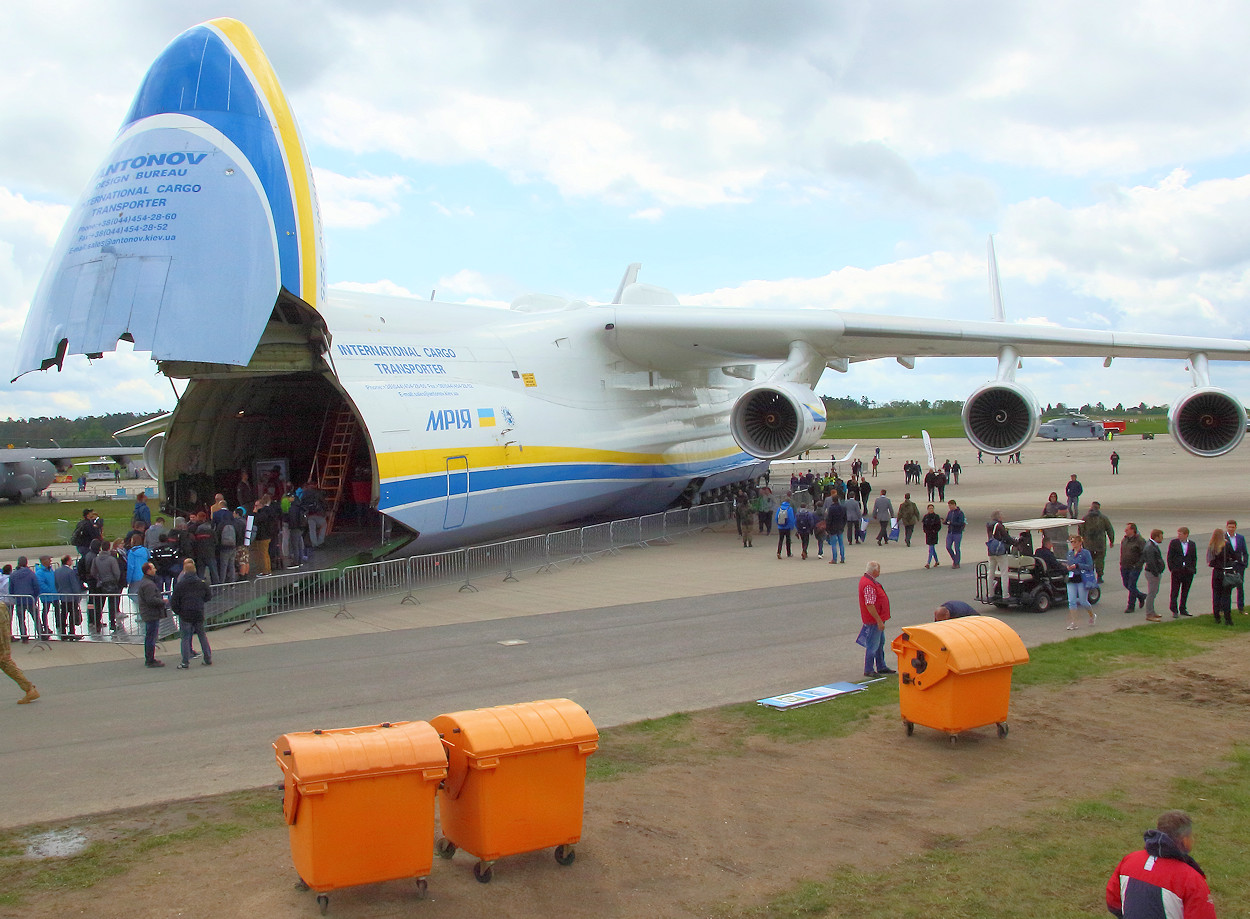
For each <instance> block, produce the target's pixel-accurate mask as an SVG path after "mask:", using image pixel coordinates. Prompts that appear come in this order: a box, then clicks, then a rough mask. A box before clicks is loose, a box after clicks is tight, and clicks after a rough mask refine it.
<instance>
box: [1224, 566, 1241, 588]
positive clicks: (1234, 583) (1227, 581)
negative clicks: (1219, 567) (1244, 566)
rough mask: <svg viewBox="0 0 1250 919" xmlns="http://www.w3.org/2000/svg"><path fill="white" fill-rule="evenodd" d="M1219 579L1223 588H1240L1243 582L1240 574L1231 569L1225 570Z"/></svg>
mask: <svg viewBox="0 0 1250 919" xmlns="http://www.w3.org/2000/svg"><path fill="white" fill-rule="evenodd" d="M1220 578H1221V581H1222V582H1223V584H1224V586H1225V587H1240V586H1241V585H1242V582H1243V577H1242V573H1241V572H1240V571H1237V570H1235V569H1233V568H1228V569H1225V570H1224V572H1223V573H1222V574H1221V575H1220Z"/></svg>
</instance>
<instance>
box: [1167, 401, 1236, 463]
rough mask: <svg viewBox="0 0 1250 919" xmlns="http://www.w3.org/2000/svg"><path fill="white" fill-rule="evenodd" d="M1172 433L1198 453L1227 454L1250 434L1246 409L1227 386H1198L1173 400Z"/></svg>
mask: <svg viewBox="0 0 1250 919" xmlns="http://www.w3.org/2000/svg"><path fill="white" fill-rule="evenodd" d="M1168 433H1169V434H1171V435H1172V436H1173V437H1174V438H1176V442H1177V443H1179V444H1180V445H1181V446H1182V447H1184V448H1185V449H1186V450H1188V451H1189V452H1190V453H1192V454H1193V455H1194V456H1223V455H1224V454H1225V453H1227V452H1229V451H1230V450H1232V449H1234V448H1235V447H1236V446H1237V445H1238V444H1239V443H1241V439H1242V438H1243V437H1244V436H1245V435H1246V408H1245V406H1244V405H1242V404H1241V400H1240V399H1238V398H1236V397H1235V396H1233V394H1232V393H1229V392H1226V391H1225V390H1223V389H1216V388H1215V387H1211V386H1208V387H1204V388H1201V389H1194V390H1191V391H1190V392H1188V393H1186V394H1185V396H1184V397H1183V398H1181V399H1178V400H1176V402H1174V403H1172V408H1171V410H1170V411H1169V412H1168Z"/></svg>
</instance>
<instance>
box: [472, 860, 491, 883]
mask: <svg viewBox="0 0 1250 919" xmlns="http://www.w3.org/2000/svg"><path fill="white" fill-rule="evenodd" d="M473 876H474V877H475V878H477V882H478V883H479V884H489V883H490V877H491V870H490V865H488V864H486V863H485V862H478V863H477V864H476V865H474V866H473Z"/></svg>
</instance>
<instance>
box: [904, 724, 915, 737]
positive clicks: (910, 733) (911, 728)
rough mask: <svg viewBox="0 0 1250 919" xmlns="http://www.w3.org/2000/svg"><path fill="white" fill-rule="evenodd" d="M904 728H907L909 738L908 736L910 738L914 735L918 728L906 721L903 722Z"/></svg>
mask: <svg viewBox="0 0 1250 919" xmlns="http://www.w3.org/2000/svg"><path fill="white" fill-rule="evenodd" d="M903 727H905V728H906V729H907V736H908V737H910V736H911V735H912V732H913V731H915V730H916V726H915V725H914V724H912V723H911V722H910V721H904V722H903Z"/></svg>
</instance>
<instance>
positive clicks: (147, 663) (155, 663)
mask: <svg viewBox="0 0 1250 919" xmlns="http://www.w3.org/2000/svg"><path fill="white" fill-rule="evenodd" d="M143 666H145V667H164V666H165V662H164V661H144V662H143Z"/></svg>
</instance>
